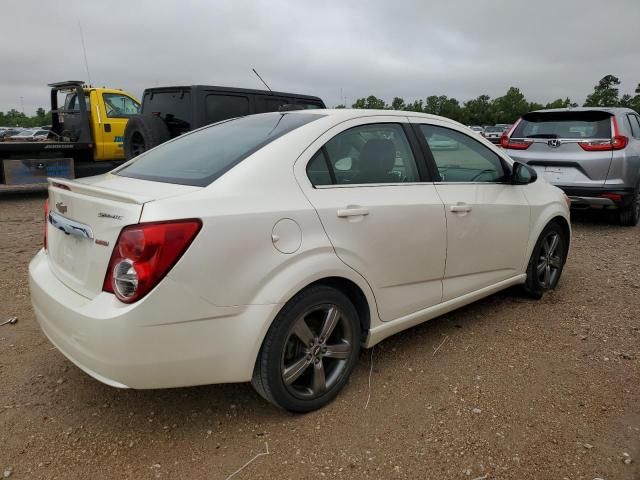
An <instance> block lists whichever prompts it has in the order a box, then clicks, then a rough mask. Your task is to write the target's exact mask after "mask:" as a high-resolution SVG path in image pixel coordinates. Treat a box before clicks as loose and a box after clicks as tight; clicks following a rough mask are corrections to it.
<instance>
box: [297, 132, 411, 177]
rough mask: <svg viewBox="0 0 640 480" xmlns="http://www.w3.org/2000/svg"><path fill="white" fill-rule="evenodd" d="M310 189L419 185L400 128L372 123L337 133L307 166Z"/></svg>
mask: <svg viewBox="0 0 640 480" xmlns="http://www.w3.org/2000/svg"><path fill="white" fill-rule="evenodd" d="M307 175H308V177H309V180H310V181H311V183H312V184H313V185H314V186H318V185H331V184H338V185H345V184H367V183H403V182H419V181H420V176H419V174H418V169H417V166H416V161H415V158H414V156H413V153H412V151H411V147H410V146H409V141H408V140H407V137H406V135H405V133H404V130H403V129H402V126H400V125H398V124H395V123H374V124H370V125H363V126H360V127H354V128H351V129H349V130H346V131H344V132H342V133H339V134H338V135H336V136H335V137H333V138H332V139H331V140H329V141H328V142H327V143H326V144H325V146H324V147H323V148H322V150H320V151H319V152H318V153H317V154H316V155H315V156H314V157H313V158H312V159H311V161H310V162H309V164H308V165H307Z"/></svg>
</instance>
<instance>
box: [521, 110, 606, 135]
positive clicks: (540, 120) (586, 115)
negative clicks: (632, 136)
mask: <svg viewBox="0 0 640 480" xmlns="http://www.w3.org/2000/svg"><path fill="white" fill-rule="evenodd" d="M610 119H611V114H610V113H607V112H598V111H593V112H532V113H528V114H526V115H524V116H523V117H522V121H521V122H520V123H519V124H518V126H517V127H516V129H515V130H514V132H513V133H512V134H511V137H512V138H611V120H610Z"/></svg>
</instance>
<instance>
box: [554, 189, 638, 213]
mask: <svg viewBox="0 0 640 480" xmlns="http://www.w3.org/2000/svg"><path fill="white" fill-rule="evenodd" d="M556 186H557V187H558V188H561V189H562V190H563V191H564V193H565V194H566V195H567V196H568V197H569V199H571V206H572V207H574V208H586V207H594V208H620V207H626V206H627V205H629V204H630V203H631V202H632V201H633V195H634V190H633V188H630V187H623V188H607V186H606V185H604V186H602V187H569V186H563V185H556Z"/></svg>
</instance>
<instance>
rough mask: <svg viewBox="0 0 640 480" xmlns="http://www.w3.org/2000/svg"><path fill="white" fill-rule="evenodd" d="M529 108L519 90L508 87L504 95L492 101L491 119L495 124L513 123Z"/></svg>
mask: <svg viewBox="0 0 640 480" xmlns="http://www.w3.org/2000/svg"><path fill="white" fill-rule="evenodd" d="M529 108H530V104H529V102H527V99H526V98H524V95H523V94H522V92H521V91H520V89H519V88H516V87H509V90H507V93H506V94H504V95H503V96H502V97H498V98H496V99H495V100H494V101H493V119H494V121H495V122H496V123H513V122H515V121H516V120H517V119H518V118H520V117H521V116H522V115H523V114H525V113H527V112H528V111H529Z"/></svg>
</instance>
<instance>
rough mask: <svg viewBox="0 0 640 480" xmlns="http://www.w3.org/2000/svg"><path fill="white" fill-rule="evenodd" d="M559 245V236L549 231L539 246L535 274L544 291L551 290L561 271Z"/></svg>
mask: <svg viewBox="0 0 640 480" xmlns="http://www.w3.org/2000/svg"><path fill="white" fill-rule="evenodd" d="M560 243H561V242H560V234H559V233H558V232H554V231H551V232H549V233H548V234H547V235H546V236H545V237H544V239H543V240H542V244H541V245H540V254H539V257H538V264H537V266H536V273H537V277H538V281H539V282H540V285H542V287H543V288H544V289H545V290H548V289H550V288H552V287H553V286H554V285H555V284H556V283H557V281H558V277H559V276H560V272H561V270H562V251H561V248H560Z"/></svg>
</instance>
